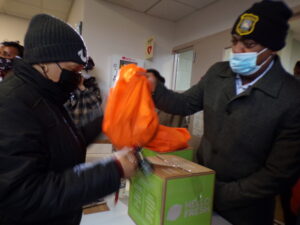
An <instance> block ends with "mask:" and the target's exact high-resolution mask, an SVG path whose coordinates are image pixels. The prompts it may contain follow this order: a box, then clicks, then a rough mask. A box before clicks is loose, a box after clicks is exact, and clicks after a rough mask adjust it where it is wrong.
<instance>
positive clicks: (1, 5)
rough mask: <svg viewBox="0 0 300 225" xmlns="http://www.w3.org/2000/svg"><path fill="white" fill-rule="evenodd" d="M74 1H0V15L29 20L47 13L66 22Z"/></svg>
mask: <svg viewBox="0 0 300 225" xmlns="http://www.w3.org/2000/svg"><path fill="white" fill-rule="evenodd" d="M73 1H74V0H0V13H3V14H7V15H12V16H17V17H21V18H25V19H31V18H32V16H34V15H36V14H39V13H48V14H51V15H54V16H56V17H58V18H60V19H62V20H67V19H68V16H69V11H70V9H71V7H72V4H73Z"/></svg>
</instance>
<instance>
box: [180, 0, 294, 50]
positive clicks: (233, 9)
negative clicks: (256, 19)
mask: <svg viewBox="0 0 300 225" xmlns="http://www.w3.org/2000/svg"><path fill="white" fill-rule="evenodd" d="M258 1H259V0H219V1H217V2H216V3H214V4H211V5H209V6H208V7H206V8H204V9H201V10H199V11H198V12H196V13H194V14H192V15H190V16H188V17H186V18H184V19H182V20H181V21H179V22H178V23H177V24H176V30H175V37H176V39H175V45H181V44H184V43H187V42H190V41H193V40H197V39H199V38H202V37H206V36H209V35H212V34H215V33H217V32H220V31H224V30H226V29H229V28H231V27H232V26H233V24H234V22H235V20H236V19H237V17H238V15H240V14H241V13H242V12H243V11H245V10H246V9H248V8H249V7H250V6H251V5H252V4H253V3H255V2H258ZM285 2H286V3H287V4H288V6H290V7H299V6H300V0H285Z"/></svg>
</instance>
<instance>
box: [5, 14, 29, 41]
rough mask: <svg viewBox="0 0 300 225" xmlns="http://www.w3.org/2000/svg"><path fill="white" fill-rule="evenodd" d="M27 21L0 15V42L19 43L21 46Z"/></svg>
mask: <svg viewBox="0 0 300 225" xmlns="http://www.w3.org/2000/svg"><path fill="white" fill-rule="evenodd" d="M28 24H29V20H26V19H22V18H18V17H15V16H8V15H5V14H1V13H0V42H3V41H20V43H21V44H22V45H23V43H24V36H25V33H26V30H27V27H28Z"/></svg>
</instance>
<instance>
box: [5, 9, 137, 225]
mask: <svg viewBox="0 0 300 225" xmlns="http://www.w3.org/2000/svg"><path fill="white" fill-rule="evenodd" d="M24 43H25V50H24V59H15V61H14V67H13V71H14V75H13V76H10V77H9V78H7V79H5V80H4V81H3V82H1V83H0V90H1V92H0V106H1V108H0V124H1V126H0V137H1V138H0V224H1V225H6V224H7V225H8V224H10V225H11V224H18V225H22V224H34V225H52V224H53V225H54V224H55V225H78V224H79V223H80V219H81V215H82V206H83V205H85V204H88V203H91V202H93V201H96V200H97V199H99V198H102V197H104V196H105V195H108V194H110V193H113V192H115V191H117V190H118V188H119V186H120V179H121V178H122V177H125V178H127V177H130V176H132V175H133V174H134V172H135V169H136V159H135V155H134V154H133V152H132V151H131V150H130V149H124V150H122V151H119V152H118V153H117V154H115V155H114V156H113V157H111V158H108V159H107V160H105V161H98V162H95V163H93V164H84V161H85V153H86V147H87V145H88V144H89V143H90V142H91V141H92V140H93V138H94V137H96V135H98V132H100V129H101V124H99V131H98V132H97V133H83V132H81V131H80V130H78V129H76V127H75V125H74V123H73V122H72V120H71V118H70V117H69V115H68V113H67V112H66V110H65V108H64V107H63V104H64V103H65V101H66V100H67V99H68V98H69V95H70V92H72V91H73V90H74V89H75V88H77V86H78V82H79V81H80V74H79V72H80V71H81V70H82V69H83V67H84V65H85V63H86V59H87V53H86V47H85V44H84V42H83V40H82V38H81V36H80V35H79V34H78V33H77V32H76V31H75V30H74V29H73V28H72V27H70V26H69V25H68V24H66V23H64V22H63V21H61V20H59V19H57V18H55V17H52V16H49V15H46V14H40V15H37V16H35V17H33V18H32V20H31V22H30V24H29V27H28V30H27V33H26V36H25V41H24Z"/></svg>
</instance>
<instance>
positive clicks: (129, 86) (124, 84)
mask: <svg viewBox="0 0 300 225" xmlns="http://www.w3.org/2000/svg"><path fill="white" fill-rule="evenodd" d="M145 72H146V71H145V69H143V68H140V67H138V66H136V65H134V64H130V65H126V66H123V67H122V68H121V70H120V72H119V77H118V80H117V81H116V84H115V86H114V87H113V88H111V90H110V94H109V97H108V101H107V106H106V109H105V114H104V120H103V126H102V130H103V132H104V133H105V134H106V135H107V136H108V137H109V139H110V140H111V142H112V143H113V144H114V145H115V146H116V148H117V149H120V148H122V147H125V146H129V147H147V148H150V149H152V150H154V151H158V152H168V151H175V150H177V149H181V148H185V147H187V141H188V140H189V138H190V134H189V132H188V131H187V129H185V128H171V127H165V126H162V125H159V120H158V116H157V113H156V112H155V106H154V103H153V100H152V96H151V91H150V84H149V82H148V80H147V78H146V77H145V76H144V75H142V74H141V73H145Z"/></svg>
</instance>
